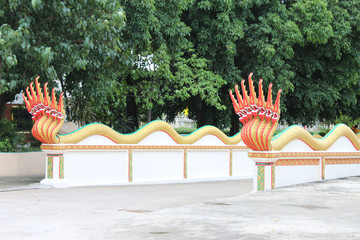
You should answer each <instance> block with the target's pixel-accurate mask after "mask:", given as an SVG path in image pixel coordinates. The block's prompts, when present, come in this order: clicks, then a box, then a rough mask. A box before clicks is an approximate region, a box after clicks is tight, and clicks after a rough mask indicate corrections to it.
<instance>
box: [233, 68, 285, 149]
mask: <svg viewBox="0 0 360 240" xmlns="http://www.w3.org/2000/svg"><path fill="white" fill-rule="evenodd" d="M251 76H252V73H250V75H249V90H250V95H248V93H247V91H246V88H245V84H244V82H245V80H244V79H243V80H242V81H241V90H242V96H241V94H240V92H239V89H238V85H236V86H235V94H236V98H235V97H234V95H233V93H232V91H231V90H230V98H231V101H232V103H233V106H234V110H235V113H236V114H238V115H239V120H240V122H241V123H242V124H243V128H242V130H241V138H242V140H243V141H244V143H245V144H246V145H247V146H248V147H249V148H251V149H252V150H255V151H270V150H271V149H272V146H271V138H272V136H273V135H274V132H275V130H276V128H277V125H278V122H279V119H280V94H281V89H280V90H279V91H278V94H277V97H276V101H275V104H274V105H273V104H272V83H270V85H269V90H268V97H267V101H265V98H264V93H263V87H262V79H260V81H259V95H258V97H256V92H255V89H254V84H253V80H252V79H251Z"/></svg>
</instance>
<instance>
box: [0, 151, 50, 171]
mask: <svg viewBox="0 0 360 240" xmlns="http://www.w3.org/2000/svg"><path fill="white" fill-rule="evenodd" d="M45 156H46V154H45V153H44V152H26V153H0V177H1V176H31V175H44V174H45Z"/></svg>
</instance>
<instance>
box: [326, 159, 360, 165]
mask: <svg viewBox="0 0 360 240" xmlns="http://www.w3.org/2000/svg"><path fill="white" fill-rule="evenodd" d="M359 163H360V158H327V159H326V163H325V164H326V165H329V164H359Z"/></svg>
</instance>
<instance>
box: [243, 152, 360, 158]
mask: <svg viewBox="0 0 360 240" xmlns="http://www.w3.org/2000/svg"><path fill="white" fill-rule="evenodd" d="M248 156H249V157H250V158H254V159H256V158H275V159H280V158H320V157H327V158H328V157H360V152H276V153H271V152H266V153H264V152H249V153H248Z"/></svg>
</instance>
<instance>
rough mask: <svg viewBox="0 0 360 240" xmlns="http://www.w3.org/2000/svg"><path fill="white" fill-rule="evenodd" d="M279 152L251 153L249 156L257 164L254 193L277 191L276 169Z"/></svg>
mask: <svg viewBox="0 0 360 240" xmlns="http://www.w3.org/2000/svg"><path fill="white" fill-rule="evenodd" d="M276 155H277V152H253V151H251V152H249V153H248V156H249V158H251V159H252V160H253V161H254V162H255V173H254V178H253V180H254V191H256V192H259V191H264V190H272V189H275V168H274V163H275V162H276V160H277V157H276Z"/></svg>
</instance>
